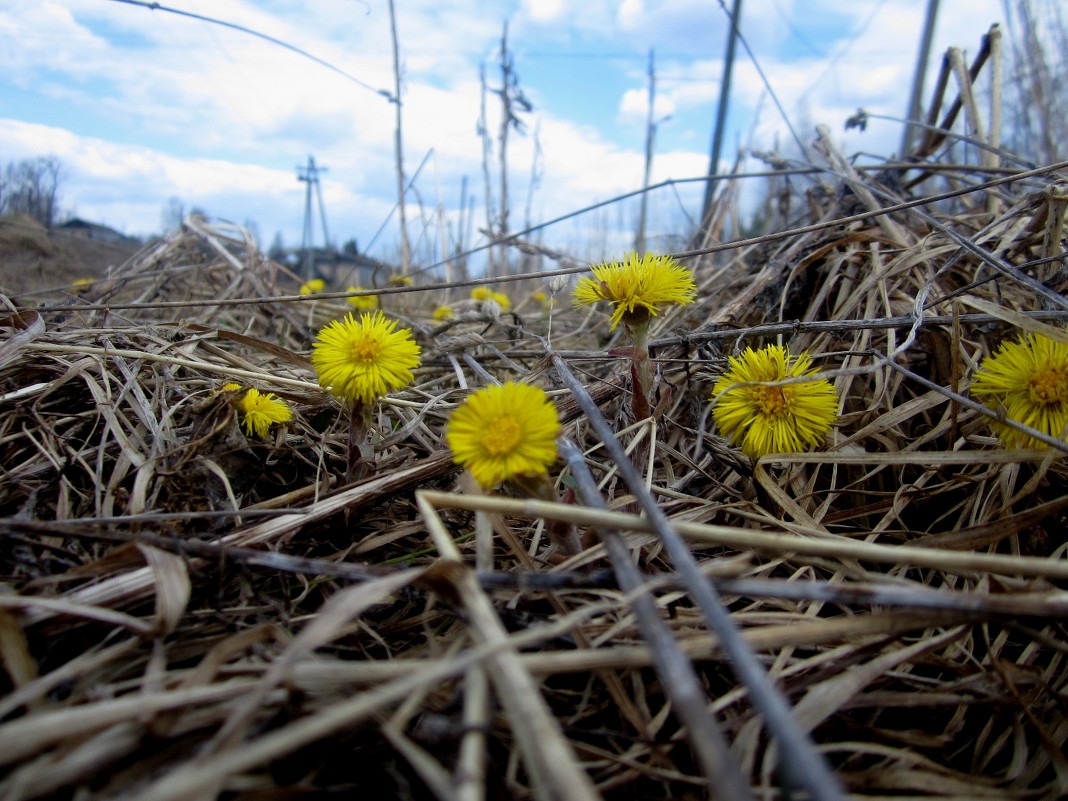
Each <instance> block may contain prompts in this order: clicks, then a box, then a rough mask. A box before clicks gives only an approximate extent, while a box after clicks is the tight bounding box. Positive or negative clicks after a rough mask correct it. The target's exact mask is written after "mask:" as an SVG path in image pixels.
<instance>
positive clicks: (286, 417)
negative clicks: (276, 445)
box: [223, 385, 293, 439]
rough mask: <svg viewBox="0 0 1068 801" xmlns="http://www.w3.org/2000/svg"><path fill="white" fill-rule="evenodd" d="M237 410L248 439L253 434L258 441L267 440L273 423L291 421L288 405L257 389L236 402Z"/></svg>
mask: <svg viewBox="0 0 1068 801" xmlns="http://www.w3.org/2000/svg"><path fill="white" fill-rule="evenodd" d="M228 386H229V385H226V386H224V387H223V388H224V389H226V388H227V387H228ZM237 408H238V409H240V410H241V412H242V416H243V417H244V421H243V422H244V426H245V433H246V434H248V435H249V436H250V437H251V436H252V435H253V434H255V435H256V436H257V437H259V438H260V439H266V438H267V432H268V431H270V430H271V426H272V425H274V424H275V423H288V422H289V421H290V420H292V419H293V411H292V410H291V409H290V408H289V404H288V403H286V402H285V401H284V400H282V399H281V398H279V397H278V396H277V395H275V394H274V393H273V392H267V393H261V392H260V391H259V390H258V389H250V390H249V391H248V392H246V393H245V394H244V397H242V398H241V400H239V401H238V402H237Z"/></svg>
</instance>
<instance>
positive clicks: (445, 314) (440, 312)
mask: <svg viewBox="0 0 1068 801" xmlns="http://www.w3.org/2000/svg"><path fill="white" fill-rule="evenodd" d="M450 317H452V306H438V307H437V308H436V309H434V319H435V320H448V319H449V318H450Z"/></svg>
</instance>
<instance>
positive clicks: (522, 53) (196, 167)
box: [0, 0, 1004, 263]
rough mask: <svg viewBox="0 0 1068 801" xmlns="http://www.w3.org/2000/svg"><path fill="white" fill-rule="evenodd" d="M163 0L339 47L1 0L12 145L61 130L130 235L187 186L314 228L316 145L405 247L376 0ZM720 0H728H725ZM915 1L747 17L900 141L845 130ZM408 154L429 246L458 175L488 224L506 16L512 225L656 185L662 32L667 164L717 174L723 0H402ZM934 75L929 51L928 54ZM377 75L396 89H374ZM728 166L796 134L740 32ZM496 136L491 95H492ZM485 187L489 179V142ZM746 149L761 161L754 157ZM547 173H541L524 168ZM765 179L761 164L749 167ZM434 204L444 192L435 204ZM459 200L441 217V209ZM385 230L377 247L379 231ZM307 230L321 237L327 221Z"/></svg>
mask: <svg viewBox="0 0 1068 801" xmlns="http://www.w3.org/2000/svg"><path fill="white" fill-rule="evenodd" d="M163 5H165V6H169V7H172V8H176V9H181V10H184V11H188V12H192V13H194V14H200V15H204V16H210V17H214V18H217V19H220V20H224V21H226V22H228V23H233V24H236V25H241V26H246V27H248V28H251V29H253V30H255V31H257V32H259V33H262V34H264V35H266V36H270V37H274V38H276V39H280V40H283V41H284V42H286V43H288V44H290V45H292V46H294V47H297V48H300V49H302V50H304V51H307V52H308V53H311V54H313V55H314V56H316V57H317V58H318V59H321V60H323V61H326V62H329V63H330V64H331V65H334V66H335V67H337V68H338V69H339V70H341V71H343V72H344V73H346V74H347V76H349V77H345V76H342V75H339V74H337V73H336V72H333V71H331V70H329V69H327V68H325V67H323V66H321V65H319V64H316V63H314V62H313V61H311V60H309V59H307V58H303V57H301V56H299V55H298V54H296V53H294V52H291V51H289V50H287V49H285V48H283V47H280V46H278V45H275V44H271V43H269V42H267V41H264V40H263V39H260V38H256V37H254V36H250V35H248V34H245V33H241V32H238V31H235V30H232V29H228V28H225V27H222V26H219V25H213V24H208V23H206V22H203V21H198V20H195V19H190V18H188V17H182V16H179V15H176V14H171V13H166V12H164V11H159V10H156V11H152V10H148V9H146V8H144V7H138V6H137V5H133V4H130V3H124V2H116V1H115V0H25V1H22V0H0V42H2V46H0V162H3V163H8V162H10V161H13V160H18V159H21V158H26V157H34V156H38V155H49V154H51V155H56V156H58V157H59V158H60V159H61V160H62V162H63V164H64V165H65V170H66V178H65V181H64V184H63V186H62V190H61V193H62V197H61V204H62V206H63V207H64V208H65V209H66V210H67V211H68V212H70V213H73V214H76V215H78V216H81V217H84V218H87V219H91V220H95V221H100V222H104V223H106V224H108V225H111V226H113V227H115V228H118V229H120V230H122V231H125V232H127V233H130V234H135V235H146V234H151V233H154V232H158V231H159V230H160V229H161V227H162V225H163V209H164V207H165V206H166V205H167V203H168V201H169V199H170V198H174V197H176V198H179V199H180V201H181V202H182V204H184V206H185V207H186V208H187V209H188V208H190V207H193V206H196V207H199V208H201V209H204V210H205V211H207V212H208V213H209V214H211V215H213V216H216V217H219V218H223V219H227V220H230V221H233V222H236V223H245V222H246V221H254V223H255V227H256V230H257V231H258V233H259V236H260V238H261V241H262V242H263V243H264V246H266V245H267V244H269V243H270V242H271V240H272V239H273V238H274V236H275V234H276V233H278V232H280V233H281V235H282V237H283V240H284V241H285V243H286V244H287V245H296V244H299V243H300V239H301V229H302V221H303V209H304V184H302V183H301V182H300V181H298V180H297V172H296V168H297V166H298V165H302V164H304V163H305V162H306V161H307V159H308V156H309V155H312V156H314V157H315V159H316V161H317V162H318V163H319V164H320V165H323V166H324V167H326V168H327V171H326V172H324V173H323V174H322V183H321V186H322V193H323V197H324V201H325V206H326V216H327V223H328V226H329V230H330V235H331V238H332V240H334V241H335V242H342V241H344V240H346V239H349V238H356V239H357V241H358V242H359V244H360V247H361V249H365V248H368V247H369V246H370V250H371V252H372V253H373V254H375V255H378V256H380V257H386V258H393V257H395V254H396V253H397V249H398V241H399V240H398V235H397V228H396V222H395V221H396V217H393V218H392V221H390V222H389V223H388V224H387V221H389V220H390V214H391V211H392V209H393V207H394V204H395V202H396V198H397V185H396V176H395V171H394V170H395V167H394V126H395V106H394V105H393V104H391V103H390V102H389V100H388V99H387V97H385V96H384V94H387V95H388V94H390V93H392V91H393V65H392V49H391V44H390V19H389V8H388V4H387V2H386V0H260V2H251V1H250V0H170V2H164V3H163ZM728 5H729V3H728ZM925 7H926V2H925V0H852V1H851V2H848V3H843V2H841V0H746V2H745V3H744V6H743V13H742V19H741V26H740V27H741V30H742V33H743V35H744V36H745V37H746V40H747V41H748V43H749V45H750V47H751V48H752V50H753V52H754V54H755V57H756V59H757V63H758V64H759V67H760V69H762V70H763V72H764V73H765V75H766V76H767V78H768V80H769V82H770V84H771V87H772V88H773V89H774V91H775V93H776V95H777V96H778V98H779V101H780V102H781V103H782V105H783V106H784V108H785V110H786V112H787V114H788V115H789V117H790V119H791V121H792V122H793V124H794V125H795V126H796V128H797V129H798V131H799V133H800V134H801V136H802V137H803V138H805V139H811V137H812V130H813V126H814V125H815V124H816V123H819V122H823V123H826V124H827V125H828V126H829V127H830V128H831V129H832V130H833V131H834V132H835V133H836V135H838V136H839V137H840V142H841V144H842V146H843V147H844V148H845V150H846V152H848V153H853V152H867V153H873V154H877V155H881V156H889V155H891V154H893V153H894V152H895V151H896V149H897V146H898V143H899V141H900V138H901V129H900V127H899V126H898V125H897V124H895V123H891V122H882V121H873V122H872V123H870V124H869V126H868V129H867V130H866V131H865V132H859V131H856V130H853V131H848V132H847V131H845V130H844V128H843V123H844V122H845V120H846V118H847V117H849V115H850V114H852V113H853V112H854V111H855V110H856V109H857V108H858V107H861V106H862V107H864V108H865V109H867V110H868V111H870V112H874V113H880V114H888V115H892V116H898V117H900V116H903V115H904V113H905V109H906V106H907V96H908V90H909V86H910V83H911V80H912V71H913V67H914V63H915V59H916V53H917V48H918V42H919V35H920V31H921V28H922V21H923V15H924V10H925ZM1003 8H1004V6H1003V3H1002V2H1001V0H942V3H941V12H940V24H939V25H938V28H937V34H936V37H935V45H934V48H933V57H934V66H933V67H932V70H934V69H936V68H937V63H938V60H940V58H941V54H942V53H943V52H944V51H945V49H946V48H947V47H949V46H950V45H956V46H960V47H962V48H964V49H965V50H966V51H967V53H968V54H974V52H975V51H976V49H977V48H978V45H979V41H980V38H981V36H982V34H983V33H985V32H986V31H987V30H988V29H989V27H990V25H991V24H992V23H995V22H1002V23H1004V20H1003ZM396 12H397V27H398V34H399V40H400V57H401V62H402V72H403V86H402V100H403V106H402V111H403V137H404V165H405V169H406V172H407V175H408V176H409V178H410V177H411V176H412V175H413V174H414V173H415V171H416V169H417V168H418V167H419V166H420V164H423V166H422V170H421V171H420V172H419V174H418V176H416V177H415V181H414V188H413V191H412V192H411V193H410V194H409V195H408V203H409V210H408V216H409V220H410V221H411V226H410V230H411V236H412V239H413V241H414V243H415V245H416V256H417V259H419V260H422V261H423V262H424V263H425V262H427V261H429V260H432V259H433V258H435V257H436V254H437V253H440V246H441V242H442V239H443V238H444V239H446V240H447V241H451V242H454V241H455V240H456V238H457V236H458V235H459V234H460V233H461V231H460V227H459V221H460V216H459V214H458V210H459V209H460V206H461V196H462V186H463V182H464V179H466V189H467V197H468V198H469V199H470V202H473V203H474V208H475V214H474V220H473V221H472V222H471V224H470V228H471V233H470V235H468V234H467V233H464V237H465V238H464V242H465V243H468V244H478V241H479V234H478V228H479V227H484V226H485V220H486V212H485V189H484V184H483V178H482V164H481V159H482V143H481V141H480V139H479V138H478V135H477V130H478V120H479V107H480V89H479V68H480V65H485V70H486V76H487V83H488V84H489V87H490V89H494V88H497V87H499V85H500V65H499V58H498V50H499V46H500V38H501V32H502V26H503V25H504V23H505V22H506V21H507V24H508V38H509V45H510V48H511V50H512V53H513V59H514V69H515V73H516V74H517V76H518V80H519V86H520V88H521V89H522V92H523V94H524V95H525V97H527V98H528V99H529V100H530V102H531V103H532V105H533V110H532V111H531V112H530V113H528V114H524V115H522V119H523V121H524V123H525V125H524V131H525V133H523V134H513V135H512V136H511V138H510V140H509V145H508V155H509V161H510V165H511V170H510V207H511V210H512V211H511V228H512V230H513V231H514V230H516V229H517V228H520V227H522V225H523V224H524V222H525V221H526V220H527V219H528V214H527V207H528V205H529V209H530V211H529V219H531V220H532V221H533V222H535V223H538V222H542V221H544V220H548V219H551V218H553V217H556V216H559V215H562V214H566V213H567V212H570V211H573V210H576V209H578V208H581V207H583V206H585V205H588V204H592V203H596V202H599V201H603V200H606V199H609V198H611V197H613V196H615V195H618V194H623V193H626V192H630V191H633V190H635V189H637V188H639V187H640V186H641V183H642V171H643V160H644V147H645V122H646V113H647V85H648V80H647V70H648V59H649V51H650V49H652V50H653V51H654V53H655V71H656V77H657V82H656V87H657V102H656V118H657V119H658V120H659V121H660V122H659V124H658V126H657V140H656V159H655V164H654V168H653V180H654V181H661V180H665V179H668V178H675V179H682V178H690V177H694V176H700V175H703V174H704V173H705V172H706V170H707V168H708V151H709V143H710V140H711V131H712V122H713V119H714V115H715V107H716V101H717V98H718V93H719V77H720V75H721V73H722V67H723V58H722V56H723V52H724V45H725V42H726V31H727V21H726V19H727V18H726V14H725V13H724V10H723V8H721V6H720V5H719V3H718V2H716V0H659V2H658V1H657V0H581V1H580V0H396ZM932 78H933V75H932ZM383 93H384V94H383ZM732 101H733V102H732V110H731V114H730V117H729V124H728V127H727V134H726V139H725V142H724V150H723V156H724V161H723V162H722V164H723V165H724V166H727V165H729V163H731V162H732V161H733V159H734V157H735V154H736V153H737V152H738V150H739V148H742V147H748V148H751V149H753V150H770V149H772V148H773V147H774V146H775V144H776V142H778V143H779V144H780V146H781V147H782V148H783V149H784V150H789V147H790V145H789V134H788V133H787V132H786V128H785V126H784V124H783V122H782V118H781V116H780V115H779V113H778V111H777V110H776V109H775V107H774V105H773V104H772V102H771V100H770V98H769V97H768V94H767V90H766V89H765V87H764V85H763V83H762V80H761V78H760V75H759V72H758V69H757V68H756V67H755V66H754V63H753V61H752V60H751V59H750V57H749V56H748V54H747V53H746V52H745V51H744V50H743V49H741V48H740V49H739V52H738V59H737V62H736V66H735V72H734V82H733V92H732ZM487 103H488V112H487V113H488V120H489V125H490V129H491V131H492V132H493V133H494V136H495V135H496V132H497V127H498V120H499V119H500V105H499V102H498V101H497V99H496V96H495V95H492V94H491V95H490V96H489V97H488V100H487ZM493 147H494V154H493V157H494V167H493V170H494V178H493V181H494V186H493V194H494V201H495V202H496V196H497V194H498V192H497V190H498V186H497V183H496V182H497V181H498V180H499V179H498V178H497V177H496V147H497V143H496V141H494V142H493ZM747 165H748V166H749V167H750V168H751V169H760V168H761V167H762V164H761V162H760V161H758V160H756V159H752V158H750V159H749V160H748V161H747ZM535 169H536V175H537V176H538V180H537V182H536V185H535V186H534V189H533V192H530V191H529V190H530V182H531V175H532V174H535ZM701 191H702V190H701V189H700V187H699V186H697V185H684V186H682V187H679V188H677V189H676V188H670V189H665V190H660V191H658V192H657V193H656V195H655V196H654V197H653V198H652V202H651V206H650V214H651V221H650V227H651V229H652V230H651V234H652V235H653V236H654V238H655V237H663V238H662V239H661V240H660V241H661V242H664V243H670V242H671V241H672V240H671V239H670V238H668V237H670V235H671V234H678V233H680V232H682V230H683V227H684V226H685V221H686V217H687V215H693V214H695V213H696V212H697V211H698V205H699V202H700V197H701ZM746 191H747V192H749V191H751V192H753V193H757V194H758V193H759V187H758V186H757V185H755V184H753V185H752V189H751V190H749V189H747V190H746ZM439 208H440V209H442V210H443V214H440V215H439V214H438V213H437V210H438V209H439ZM636 211H637V203H636V201H630V202H627V203H621V204H617V205H613V206H609V207H608V208H607V210H603V211H599V212H596V213H592V214H587V215H583V216H581V217H579V218H576V219H575V220H571V221H568V222H567V223H561V224H559V225H556V226H553V227H551V228H550V229H548V230H547V231H546V232H545V233H544V237H545V240H544V241H545V242H546V243H547V244H551V245H553V246H555V247H560V248H564V249H566V250H568V252H570V253H572V254H573V255H576V256H578V257H580V258H583V257H584V258H601V257H604V256H606V255H613V254H612V253H604V251H605V250H610V249H611V248H613V247H616V246H618V241H617V240H615V239H613V237H612V234H611V233H609V232H613V231H615V232H619V231H622V230H626V229H630V228H632V227H633V225H634V223H635V219H636ZM442 221H444V224H445V227H444V228H443V226H442ZM380 229H382V233H381V234H379V235H378V237H377V239H376V240H375V241H374V244H373V246H371V243H372V239H373V238H374V237H375V234H376V232H378V231H379V230H380ZM316 236H317V237H321V233H320V231H319V227H318V223H316Z"/></svg>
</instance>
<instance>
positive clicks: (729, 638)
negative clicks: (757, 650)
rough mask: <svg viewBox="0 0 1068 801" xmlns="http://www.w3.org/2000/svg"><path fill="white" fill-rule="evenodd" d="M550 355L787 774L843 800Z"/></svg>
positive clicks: (567, 373)
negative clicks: (743, 690)
mask: <svg viewBox="0 0 1068 801" xmlns="http://www.w3.org/2000/svg"><path fill="white" fill-rule="evenodd" d="M546 352H547V354H548V356H549V358H550V359H551V360H552V363H553V366H554V367H555V368H556V372H557V375H559V376H560V379H561V380H562V381H563V383H564V385H565V386H566V387H567V388H568V389H569V390H570V391H571V393H572V394H573V395H574V396H575V400H576V401H577V402H578V404H579V406H580V407H581V408H582V411H583V412H585V414H586V418H587V422H588V424H589V425H590V427H591V428H592V429H593V431H594V432H595V433H596V434H597V436H598V438H600V440H601V441H602V443H603V444H604V447H605V450H606V451H607V452H608V454H609V456H610V457H611V459H612V461H613V462H614V463H615V467H616V469H617V470H618V471H619V475H620V476H621V477H622V478H623V481H624V482H625V483H626V485H627V487H628V488H629V489H630V491H631V492H632V493H634V496H635V498H636V499H637V501H638V504H639V505H640V506H641V508H642V511H644V512H645V514H646V517H647V518H648V519H649V522H650V524H651V525H652V526H653V527H654V528H655V529H656V532H657V535H658V536H659V537H660V541H661V543H662V544H663V546H664V550H665V551H667V553H668V556H669V557H670V559H671V561H672V563H673V564H674V565H675V570H676V571H677V572H678V574H679V577H680V578H681V579H682V581H683V584H684V585H685V587H686V590H687V592H689V593H690V595H691V597H692V598H693V599H694V601H695V602H696V603H697V606H698V607H699V608H700V610H701V612H702V614H703V615H704V617H705V621H706V622H707V624H708V626H709V629H710V630H711V631H713V632H714V633H715V634H716V636H717V637H719V639H720V642H721V643H722V644H723V649H724V651H726V653H727V655H728V657H729V659H730V663H731V667H732V668H733V670H734V674H735V676H736V677H737V678H738V680H739V681H740V682H741V683H742V684H744V685H745V687H746V689H747V690H748V691H749V697H750V698H751V699H752V702H753V706H754V707H755V708H756V709H757V711H758V712H759V713H760V714H761V716H762V717H763V719H764V723H765V725H766V726H767V728H768V730H769V731H770V732H771V733H772V735H773V736H774V737H775V739H776V740H777V741H778V743H779V748H780V753H781V754H782V763H783V767H784V769H785V770H786V771H787V772H788V773H789V774H790V778H791V779H792V780H793V781H796V782H797V783H798V784H800V785H801V786H803V787H804V788H805V789H807V790H808V792H809V793H811V795H812V797H813V798H815V799H818V800H819V801H839V800H840V799H842V800H843V801H844V798H845V796H844V795H843V793H842V789H841V785H840V784H839V782H838V780H837V778H836V777H835V776H834V774H833V773H832V772H831V769H830V767H829V766H828V765H827V762H826V761H825V760H824V758H823V756H822V755H821V754H820V753H819V751H817V750H816V747H815V745H814V744H813V742H812V740H811V739H810V738H809V736H808V735H807V734H806V732H805V731H804V730H803V729H802V728H801V726H800V725H799V724H798V722H797V720H796V719H795V718H794V716H793V714H792V712H791V710H790V706H789V704H788V703H787V702H786V699H785V698H784V697H783V695H782V694H781V693H780V692H779V691H778V689H776V687H775V685H774V684H772V683H771V681H770V680H769V679H768V676H767V673H766V672H765V671H764V668H763V666H762V665H761V664H760V661H759V660H758V659H757V657H756V654H754V653H753V651H752V649H751V648H750V647H749V645H748V643H746V642H745V640H744V639H743V638H742V635H741V632H740V631H739V630H738V627H737V626H736V625H735V624H734V621H733V620H732V619H731V617H730V614H729V613H728V612H727V609H726V607H725V606H724V605H723V600H722V598H721V597H720V594H719V591H718V590H717V588H716V586H715V584H714V582H712V581H709V580H708V579H707V578H706V577H705V576H704V575H703V574H702V573H701V570H700V568H699V567H698V565H697V561H696V560H695V559H694V557H693V554H692V553H691V552H690V549H689V548H687V547H686V544H685V543H684V542H683V540H682V538H681V537H680V536H679V535H678V533H677V532H676V531H675V529H674V528H673V527H672V525H671V522H670V521H669V520H668V518H667V515H666V514H664V511H663V510H662V509H661V508H660V507H659V506H658V505H657V503H656V500H655V499H654V498H653V496H652V494H651V493H650V492H649V491H648V490H647V489H646V488H645V482H644V481H642V477H641V474H640V473H639V472H638V469H637V468H636V467H635V466H634V464H633V463H632V462H631V460H630V457H629V456H628V455H627V452H626V450H625V449H624V448H623V445H622V444H621V443H620V442H619V440H618V439H616V434H615V431H614V430H613V429H612V426H611V425H610V424H609V423H608V421H607V420H605V418H604V415H602V414H601V410H600V409H598V408H597V405H596V404H595V403H594V402H593V400H592V398H590V396H589V393H588V392H587V391H586V388H585V387H584V386H583V385H582V383H581V382H580V381H579V380H578V379H577V378H575V375H574V373H572V372H571V369H570V368H569V367H568V366H567V363H566V362H565V361H564V360H563V359H562V358H560V357H559V356H558V355H557V354H555V353H553V352H552V351H551V350H549V349H548V348H546Z"/></svg>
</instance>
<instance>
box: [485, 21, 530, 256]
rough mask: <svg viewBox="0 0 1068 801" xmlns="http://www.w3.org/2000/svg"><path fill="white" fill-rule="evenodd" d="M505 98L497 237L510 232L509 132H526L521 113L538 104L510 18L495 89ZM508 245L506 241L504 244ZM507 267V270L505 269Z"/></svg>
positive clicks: (503, 99)
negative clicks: (526, 87)
mask: <svg viewBox="0 0 1068 801" xmlns="http://www.w3.org/2000/svg"><path fill="white" fill-rule="evenodd" d="M494 91H495V92H496V93H497V94H498V95H500V98H501V127H500V132H499V134H498V141H499V142H500V150H499V152H498V153H497V156H498V158H499V159H500V167H501V176H500V178H501V197H500V202H501V206H500V210H499V214H498V215H497V232H496V233H497V237H498V238H500V239H504V238H505V237H507V236H508V230H509V227H508V212H509V209H508V132H509V131H510V130H511V129H512V128H514V129H515V130H516V131H517V132H518V133H523V132H524V131H523V124H524V123H523V120H522V119H520V117H519V114H527V113H530V111H532V110H533V108H534V105H533V104H532V103H531V102H530V101H529V100H528V99H527V97H526V95H524V94H523V90H522V89H520V88H519V76H518V75H517V74H516V72H515V62H514V61H513V60H512V52H511V51H510V50H509V49H508V21H507V20H505V21H504V29H503V30H502V32H501V88H500V89H495V90H494ZM501 247H502V248H503V247H504V246H503V245H502V246H501ZM500 255H501V259H500V267H501V268H502V269H504V268H505V264H506V260H507V254H506V253H504V252H503V250H502V252H501V254H500ZM505 271H506V270H505Z"/></svg>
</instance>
